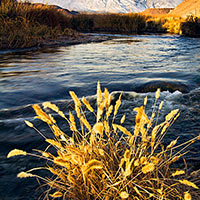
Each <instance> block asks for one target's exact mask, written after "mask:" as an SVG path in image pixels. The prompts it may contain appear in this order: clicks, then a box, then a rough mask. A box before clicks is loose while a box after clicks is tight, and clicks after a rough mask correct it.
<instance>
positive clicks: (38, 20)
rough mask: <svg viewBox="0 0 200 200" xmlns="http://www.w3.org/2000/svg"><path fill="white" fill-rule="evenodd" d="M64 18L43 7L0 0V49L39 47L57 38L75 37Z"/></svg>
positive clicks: (54, 11)
mask: <svg viewBox="0 0 200 200" xmlns="http://www.w3.org/2000/svg"><path fill="white" fill-rule="evenodd" d="M69 18H70V17H68V16H66V15H64V14H62V13H61V12H59V11H58V10H57V9H56V8H54V7H50V6H47V5H34V4H30V3H20V2H17V1H14V0H2V1H0V49H15V48H26V47H33V46H39V45H41V44H42V43H44V41H48V40H49V39H57V38H59V37H60V36H68V37H76V36H77V32H76V31H74V30H72V29H70V28H69V26H68V25H69Z"/></svg>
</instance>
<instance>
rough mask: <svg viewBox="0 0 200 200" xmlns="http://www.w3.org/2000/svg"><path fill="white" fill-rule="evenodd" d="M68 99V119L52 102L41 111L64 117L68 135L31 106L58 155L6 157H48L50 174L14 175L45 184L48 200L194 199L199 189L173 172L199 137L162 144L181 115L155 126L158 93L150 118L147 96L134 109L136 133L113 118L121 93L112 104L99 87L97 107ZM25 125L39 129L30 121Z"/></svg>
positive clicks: (180, 173)
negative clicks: (70, 107)
mask: <svg viewBox="0 0 200 200" xmlns="http://www.w3.org/2000/svg"><path fill="white" fill-rule="evenodd" d="M70 95H71V96H72V98H73V100H74V106H75V111H76V115H75V114H72V113H71V112H70V113H69V118H67V117H66V116H65V115H64V113H62V112H61V111H60V110H59V108H58V107H57V106H56V105H54V104H51V103H50V102H47V103H44V104H43V107H45V108H47V107H48V108H50V109H52V110H53V111H54V112H57V113H58V114H59V115H60V113H62V114H61V116H62V117H63V118H64V119H66V122H67V123H68V124H69V126H70V130H71V135H72V136H69V135H70V134H65V133H63V132H62V131H61V130H60V129H59V127H58V126H57V123H56V121H55V119H53V117H52V116H51V115H50V114H48V113H45V112H44V111H43V109H42V108H41V107H40V106H39V105H33V108H34V110H35V112H36V115H37V118H39V119H41V120H42V121H44V122H45V123H47V124H48V125H49V127H50V129H51V131H52V132H53V135H54V138H53V139H49V138H45V137H44V136H43V137H44V138H45V140H46V142H47V143H49V145H50V146H53V147H54V148H55V150H56V151H55V152H54V153H53V154H51V153H50V152H48V149H49V148H47V149H46V150H45V151H41V150H38V152H39V153H40V155H38V154H31V153H26V152H24V151H21V150H13V151H11V152H10V153H9V154H8V157H12V156H15V155H31V156H36V157H40V158H43V159H46V160H47V161H48V165H47V166H46V167H45V168H46V170H48V171H49V172H50V173H52V176H50V177H48V178H43V177H39V176H37V175H33V174H32V173H30V172H32V171H34V170H38V168H36V169H31V170H29V171H27V172H21V173H19V174H18V177H20V178H26V177H34V176H35V177H37V178H40V179H41V180H42V181H44V182H45V183H46V185H47V186H48V187H49V189H48V190H47V191H46V194H45V198H46V199H49V198H53V199H54V198H63V199H72V200H78V199H79V200H83V199H84V200H92V199H96V200H118V199H130V200H140V199H144V200H147V199H159V200H161V199H162V200H164V199H168V200H169V199H170V200H183V199H184V200H190V199H192V196H193V193H194V192H195V191H196V190H199V188H198V186H197V185H196V184H195V183H193V182H191V181H189V180H187V178H186V176H185V170H183V169H179V168H176V165H174V162H175V161H176V160H178V159H180V158H181V157H182V156H183V155H184V154H185V151H186V148H187V147H188V146H189V145H191V144H193V143H194V141H196V140H198V139H199V136H198V137H195V138H193V139H191V140H189V141H187V142H185V143H183V144H178V145H177V140H178V139H176V140H173V141H171V142H170V143H169V144H168V145H166V146H164V144H163V138H164V136H165V135H166V133H167V130H168V129H169V128H170V126H171V125H172V124H173V123H174V121H175V120H176V119H177V117H178V116H179V114H180V113H179V110H173V111H171V112H170V113H169V114H167V115H166V117H165V121H164V122H161V123H159V124H157V121H158V120H157V118H158V115H159V112H160V110H161V108H162V105H163V102H161V103H159V102H158V101H159V96H160V90H159V89H158V90H157V92H156V94H155V104H154V109H153V111H152V114H151V116H147V115H146V114H145V106H146V104H147V101H148V99H147V97H145V99H144V105H141V106H140V107H137V108H134V111H135V112H136V121H135V125H134V131H129V130H127V128H125V127H123V126H122V124H123V123H124V121H125V120H126V118H125V117H124V116H125V115H124V116H123V117H122V118H121V119H118V118H117V117H116V115H117V113H118V110H119V109H120V105H121V97H122V95H120V96H119V98H118V100H117V101H116V103H115V105H114V106H113V105H111V98H112V95H111V94H110V93H109V92H108V90H107V89H105V92H104V94H103V93H102V91H101V87H100V83H98V85H97V108H96V109H94V108H92V106H91V105H90V103H89V101H88V100H86V99H85V98H83V99H82V102H83V104H82V103H81V101H80V100H79V98H78V97H77V96H76V94H75V93H74V92H70ZM113 107H114V109H113ZM156 107H157V110H156ZM111 108H112V109H111ZM94 110H97V112H95V111H94ZM89 112H91V114H93V116H94V118H95V119H96V122H95V124H90V123H89V121H88V120H87V116H88V113H89ZM73 113H74V112H73ZM120 121H121V123H120ZM25 123H26V124H27V125H28V126H30V127H33V128H34V129H35V130H37V129H36V128H35V127H34V125H33V124H32V123H30V122H27V121H25ZM39 133H40V132H39ZM40 134H41V133H40ZM39 169H40V168H39Z"/></svg>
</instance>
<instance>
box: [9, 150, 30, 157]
mask: <svg viewBox="0 0 200 200" xmlns="http://www.w3.org/2000/svg"><path fill="white" fill-rule="evenodd" d="M19 155H24V156H26V155H27V153H26V152H25V151H22V150H19V149H13V150H12V151H10V152H9V153H8V155H7V158H10V157H13V156H19Z"/></svg>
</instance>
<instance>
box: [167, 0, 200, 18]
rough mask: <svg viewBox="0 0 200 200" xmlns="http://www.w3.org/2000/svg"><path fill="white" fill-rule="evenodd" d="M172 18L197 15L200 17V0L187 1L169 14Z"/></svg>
mask: <svg viewBox="0 0 200 200" xmlns="http://www.w3.org/2000/svg"><path fill="white" fill-rule="evenodd" d="M169 15H171V16H182V17H186V16H188V15H195V16H198V17H200V0H185V1H183V2H182V3H181V4H179V5H178V6H177V7H176V8H175V9H174V10H173V11H171V12H170V13H169Z"/></svg>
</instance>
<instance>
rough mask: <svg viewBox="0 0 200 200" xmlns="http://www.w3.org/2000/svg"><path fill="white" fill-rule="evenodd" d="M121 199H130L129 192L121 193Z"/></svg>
mask: <svg viewBox="0 0 200 200" xmlns="http://www.w3.org/2000/svg"><path fill="white" fill-rule="evenodd" d="M120 197H121V198H122V199H127V198H128V197H129V194H128V193H127V192H125V191H123V192H121V193H120Z"/></svg>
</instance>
